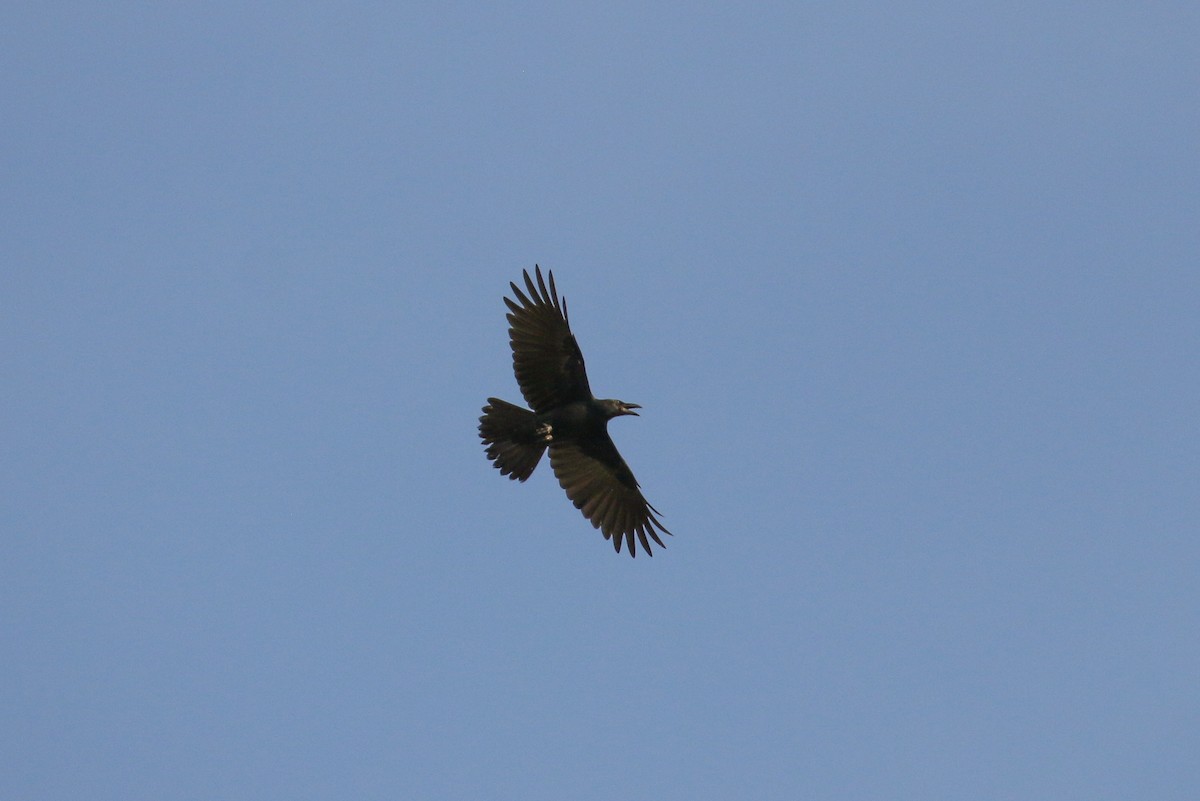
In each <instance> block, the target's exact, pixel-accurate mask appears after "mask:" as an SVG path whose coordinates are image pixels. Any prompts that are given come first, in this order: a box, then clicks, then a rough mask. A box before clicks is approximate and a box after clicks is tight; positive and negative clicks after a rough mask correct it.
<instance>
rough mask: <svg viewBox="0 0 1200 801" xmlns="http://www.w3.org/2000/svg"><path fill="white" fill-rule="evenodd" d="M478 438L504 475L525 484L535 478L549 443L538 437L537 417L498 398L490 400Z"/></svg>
mask: <svg viewBox="0 0 1200 801" xmlns="http://www.w3.org/2000/svg"><path fill="white" fill-rule="evenodd" d="M479 438H480V439H482V440H483V444H484V445H486V446H487V456H488V458H489V459H491V460H492V464H494V465H495V466H496V469H497V470H499V471H500V474H501V475H505V476H508V477H509V478H514V479H517V480H518V481H524V480H525V479H527V478H529V476H530V475H532V474H533V468H535V467H537V463H538V461H539V460H540V459H541V458H542V453H543V452H545V450H546V442H545V440H544V439H542V438H540V437H539V436H538V433H537V415H535V414H534V413H533V412H531V411H529V410H528V409H522V408H521V407H520V406H514V405H513V404H511V403H508V402H507V401H502V400H500V399H499V398H488V405H487V406H484V407H483V416H482V417H480V418H479Z"/></svg>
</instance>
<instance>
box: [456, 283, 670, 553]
mask: <svg viewBox="0 0 1200 801" xmlns="http://www.w3.org/2000/svg"><path fill="white" fill-rule="evenodd" d="M534 271H535V275H536V277H537V283H536V284H535V283H534V279H533V278H531V277H530V275H529V270H522V273H523V274H524V277H525V289H526V291H525V292H522V291H521V289H520V287H518V286H517V285H516V284H515V283H513V282H509V287H511V288H512V292H513V295H514V296H515V298H516V299H515V300H513V299H510V298H508V297H505V298H504V303H505V305H506V306H507V307H508V310H509V313H508V315H507V318H508V323H509V326H510V328H509V329H508V336H509V344H510V345H511V347H512V354H513V372H514V373H515V374H516V377H517V384H518V386H519V387H520V389H521V394H522V396H524V398H525V401H526V403H528V404H529V407H530V408H528V409H526V408H523V407H521V406H518V405H516V404H513V403H509V402H508V401H504V400H500V399H499V398H488V400H487V405H486V406H484V407H483V415H482V416H481V417H480V418H479V438H480V439H481V440H483V444H484V446H485V448H486V450H487V458H488V459H489V460H490V461H491V462H492V464H493V466H494V467H496V468H497V469H498V470H499V471H500V474H501V475H504V476H508V477H509V478H510V479H513V480H516V481H520V482H524V481H525V480H526V479H528V478H529V476H531V475H532V474H533V470H534V468H535V467H537V465H538V462H539V461H540V460H541V458H542V454H543V453H544V452H545V451H546V450H547V449H549V451H550V468H551V470H553V471H554V475H555V477H556V478H557V479H558V483H559V485H560V486H561V487H562V488H563V489H564V490H565V491H566V493H567V498H569V499H570V501H571V502H572V503H573V504H574V505H575V508H576V509H578V510H579V511H580V512H582V513H583V516H584V517H585V518H587V519H588V521H590V522H591V524H592V527H593V528H596V529H599V530H600V532H601V533H602V534H603V535H604V538H605V539H606V540H611V541H612V544H613V547H614V548H615V549H616V551H617V553H620V552H621V546H622V544H625V545H627V546H628V549H627V550H628V552H629V555H630V556H631V557H633V556H637V543H639V542H640V543H641V545H642V550H644V551H645V552H646V554H647V555H648V556H653V555H654V554H653V551H652V550H651V548H650V540H653V541H654V542H655V543H657V544H658V546H659V547H661V548H665V547H666V546H665V545H664V544H663V541H662V539H661V538H660V537H659V536H658V535H659V533H660V532H661V533H663V534H668V535H670V534H671V532H670V531H667V529H666V527H664V526H663V524H662V523H661V522H660V521H659V519H658V515H660V514H661V512H659V511H658V510H657V509H655V508H654V507H653V506H651V505H650V502H649V501H647V500H646V498H645V496H643V495H642V491H641V489H640V487H639V485H638V482H637V479H635V478H634V477H633V472H632V471H631V470H630V469H629V465H627V464H625V460H624V459H623V458H621V454H620V453H619V452H618V451H617V446H616V445H614V444H613V441H612V437H610V436H609V434H608V421H609V420H611V419H613V418H614V417H622V416H625V415H632V416H635V417H637V416H638V413H637V411H635V410H636V409H640V408H642V407H641V406H639V405H638V404H636V403H626V402H625V401H620V400H615V399H611V398H607V399H600V398H596V397H595V396H593V395H592V390H591V387H590V386H589V385H588V378H587V371H586V369H585V368H584V364H583V353H582V352H581V351H580V350H579V343H577V342H576V341H575V335H574V334H572V333H571V324H570V321H569V319H568V317H567V299H566V298H565V297H562V298H560V296H559V294H558V288H557V287H556V286H555V285H554V273H553V271H547V272H548V273H549V283H550V285H549V288H547V286H546V280H545V279H543V277H542V268H541V267H540V266H538V265H536V264H535V265H534Z"/></svg>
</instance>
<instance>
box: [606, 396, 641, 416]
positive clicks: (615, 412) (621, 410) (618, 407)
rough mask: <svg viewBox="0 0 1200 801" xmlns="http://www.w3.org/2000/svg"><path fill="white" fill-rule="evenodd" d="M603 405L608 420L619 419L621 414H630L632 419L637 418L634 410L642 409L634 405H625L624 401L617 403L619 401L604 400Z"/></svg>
mask: <svg viewBox="0 0 1200 801" xmlns="http://www.w3.org/2000/svg"><path fill="white" fill-rule="evenodd" d="M603 403H604V408H605V410H606V411H607V412H608V416H609V417H610V418H611V417H620V416H621V415H623V414H632V415H633V416H634V417H637V416H638V413H637V412H635V411H634V409H640V408H642V407H641V406H638V405H637V404H636V403H626V402H625V401H619V400H606V401H603Z"/></svg>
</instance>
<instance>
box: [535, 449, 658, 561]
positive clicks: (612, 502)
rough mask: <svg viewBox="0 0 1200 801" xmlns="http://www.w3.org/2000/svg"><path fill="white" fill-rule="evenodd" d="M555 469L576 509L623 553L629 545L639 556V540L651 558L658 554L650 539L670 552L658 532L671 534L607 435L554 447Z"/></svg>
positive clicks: (552, 454)
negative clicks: (624, 547) (625, 543)
mask: <svg viewBox="0 0 1200 801" xmlns="http://www.w3.org/2000/svg"><path fill="white" fill-rule="evenodd" d="M550 466H551V468H553V470H554V475H555V476H557V477H558V483H559V484H560V485H562V488H563V489H564V490H566V491H567V497H568V498H570V499H571V502H572V503H574V504H575V508H576V509H579V510H580V511H581V512H583V516H584V517H586V518H587V519H588V520H590V521H591V522H592V525H593V526H594V527H596V528H598V529H600V531H601V532H603V534H604V538H605V539H606V540H607V539H611V540H612V541H613V547H615V548H616V549H617V551H618V553H619V552H620V550H621V543H622V542H623V541H624V542H627V543H628V544H629V555H630V556H634V555H635V551H636V546H635V542H634V536H635V535H636V536H637V539H638V541H640V542H641V543H642V548H643V549H644V550H645V551H646V553H647V554H650V555H653V554H652V553H651V551H650V542H649V540H647V537H649V538H650V539H652V540H654V541H655V542H657V543H658V544H659V546H660V547H666V546H665V545H663V541H662V540H661V539H659V538H658V534H657V532H656V531H655V529H657V530H658V531H661V532H662V533H664V534H670V533H671V532H669V531H667V529H666V528H665V527H664V526H663V524H662V523H660V522H659V520H658V518H657V517H655V515H656V514H658V510H657V509H655V508H654V507H653V506H651V505H650V503H649V502H648V501H647V500H646V499H645V497H643V496H642V492H641V490H639V489H638V483H637V480H636V479H634V477H633V472H632V471H631V470H630V469H629V466H628V465H627V464H625V460H624V459H622V458H621V454H620V453H618V452H617V446H616V445H614V444H613V441H612V438H611V437H609V436H608V434H607V433H604V434H603V435H601V436H598V437H591V438H589V439H586V440H576V441H572V442H555V443H551V445H550Z"/></svg>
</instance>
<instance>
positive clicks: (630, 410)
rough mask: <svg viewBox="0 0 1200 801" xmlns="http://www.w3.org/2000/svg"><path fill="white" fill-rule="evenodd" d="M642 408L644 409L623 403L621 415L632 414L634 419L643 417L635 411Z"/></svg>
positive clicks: (634, 404) (633, 404)
mask: <svg viewBox="0 0 1200 801" xmlns="http://www.w3.org/2000/svg"><path fill="white" fill-rule="evenodd" d="M640 408H642V407H641V406H638V405H637V404H636V403H622V404H621V413H622V414H632V415H633V416H634V417H641V415H640V414H638V413H637V412H635V411H634V409H640Z"/></svg>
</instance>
